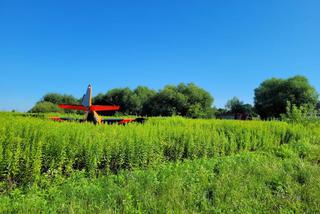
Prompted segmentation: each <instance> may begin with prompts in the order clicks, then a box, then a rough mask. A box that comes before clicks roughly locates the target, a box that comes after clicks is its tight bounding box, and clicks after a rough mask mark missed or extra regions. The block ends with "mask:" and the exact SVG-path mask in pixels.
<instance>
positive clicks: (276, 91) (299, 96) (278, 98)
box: [254, 76, 318, 119]
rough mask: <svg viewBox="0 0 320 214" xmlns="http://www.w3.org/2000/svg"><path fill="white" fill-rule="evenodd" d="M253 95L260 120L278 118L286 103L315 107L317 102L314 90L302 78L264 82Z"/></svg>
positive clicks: (306, 80)
mask: <svg viewBox="0 0 320 214" xmlns="http://www.w3.org/2000/svg"><path fill="white" fill-rule="evenodd" d="M254 93H255V97H254V103H255V109H256V110H257V113H258V114H259V115H260V117H261V118H262V119H267V118H272V117H274V118H279V117H280V115H281V114H283V113H285V112H286V106H287V102H290V103H291V104H292V105H295V106H297V107H300V106H301V105H311V106H315V105H316V103H317V100H318V94H317V92H316V90H315V88H314V87H312V86H311V85H310V84H309V81H308V79H307V78H306V77H303V76H294V77H292V78H288V79H277V78H272V79H268V80H265V81H264V82H262V83H261V84H260V86H259V87H258V88H256V89H255V91H254Z"/></svg>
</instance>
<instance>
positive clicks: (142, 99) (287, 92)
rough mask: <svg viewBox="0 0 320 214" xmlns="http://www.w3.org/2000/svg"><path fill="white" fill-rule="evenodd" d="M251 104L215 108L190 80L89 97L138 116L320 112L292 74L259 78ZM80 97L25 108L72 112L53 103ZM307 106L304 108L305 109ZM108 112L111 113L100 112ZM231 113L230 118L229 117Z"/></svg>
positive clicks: (314, 96) (233, 102)
mask: <svg viewBox="0 0 320 214" xmlns="http://www.w3.org/2000/svg"><path fill="white" fill-rule="evenodd" d="M254 94H255V95H254V107H252V106H251V105H250V104H245V103H243V102H242V101H240V100H239V99H238V98H237V97H234V98H232V99H230V100H229V101H228V102H227V103H226V106H225V108H226V109H221V108H220V109H216V108H215V107H214V106H213V101H214V98H213V97H212V95H211V94H210V93H209V92H207V91H206V90H204V89H202V88H200V87H198V86H196V85H195V84H193V83H189V84H184V83H180V84H179V85H177V86H175V85H167V86H165V87H164V88H163V89H161V90H159V91H155V90H152V89H149V88H148V87H144V86H138V87H137V88H135V89H134V90H131V89H130V88H114V89H111V90H109V91H107V92H106V93H105V94H103V93H100V94H98V95H97V96H95V97H94V98H93V103H94V104H99V105H110V104H113V105H119V106H120V107H121V108H120V111H119V112H118V113H117V114H118V115H140V116H184V117H188V118H225V117H230V116H231V118H235V119H250V118H252V117H257V116H260V118H261V119H264V120H265V119H274V118H277V119H280V118H281V115H282V114H285V113H286V112H287V109H286V107H287V103H288V102H290V103H291V104H292V105H294V106H296V107H298V108H299V107H301V106H309V107H311V108H312V109H313V110H314V109H317V110H318V112H320V102H319V100H318V93H317V91H316V90H315V88H314V87H312V86H311V85H310V84H309V81H308V79H307V78H306V77H303V76H294V77H292V78H288V79H278V78H271V79H267V80H265V81H263V82H262V83H261V84H260V86H259V87H258V88H256V89H255V90H254ZM80 100H81V99H78V100H77V99H76V98H74V97H73V96H71V95H60V94H57V93H49V94H47V95H45V96H44V97H43V98H42V99H41V100H40V101H39V102H38V103H36V105H35V106H34V107H33V108H32V109H30V110H29V112H32V113H45V112H46V113H48V112H60V113H61V112H62V113H75V111H72V110H61V109H58V108H56V107H55V106H56V104H62V103H67V104H80ZM309 107H308V108H309ZM102 114H104V115H112V114H114V112H104V113H102ZM232 115H233V117H232Z"/></svg>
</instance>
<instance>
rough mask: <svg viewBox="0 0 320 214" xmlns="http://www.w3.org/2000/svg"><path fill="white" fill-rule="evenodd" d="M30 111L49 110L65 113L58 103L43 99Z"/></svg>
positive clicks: (47, 111)
mask: <svg viewBox="0 0 320 214" xmlns="http://www.w3.org/2000/svg"><path fill="white" fill-rule="evenodd" d="M28 112H30V113H49V112H59V113H63V112H64V111H63V109H61V108H59V107H58V106H57V105H56V104H54V103H51V102H47V101H42V102H38V103H37V104H36V105H35V106H34V107H33V108H32V109H30V110H29V111H28Z"/></svg>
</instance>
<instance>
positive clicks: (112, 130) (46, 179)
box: [0, 113, 320, 213]
mask: <svg viewBox="0 0 320 214" xmlns="http://www.w3.org/2000/svg"><path fill="white" fill-rule="evenodd" d="M319 180H320V127H319V126H318V125H316V124H310V125H308V126H304V125H299V124H288V123H284V122H279V121H269V122H263V121H223V120H205V119H203V120H193V119H185V118H180V117H174V118H150V119H149V120H148V121H147V122H146V123H145V124H144V125H141V124H128V125H126V126H122V125H102V126H95V125H92V124H89V123H85V124H78V123H72V122H65V123H58V122H54V121H50V120H48V119H45V117H43V118H35V117H21V116H19V114H8V113H0V213H1V212H2V213H19V212H20V213H25V212H29V213H35V212H36V213H38V212H49V213H61V212H67V213H87V212H89V213H97V212H102V213H105V212H121V213H123V212H125V213H166V212H169V213H198V212H204V213H221V212H222V213H256V212H258V213H274V212H285V213H286V212H290V213H292V212H296V213H301V212H306V213H316V212H317V211H319V209H320V205H319V204H320V201H319V199H320V183H319Z"/></svg>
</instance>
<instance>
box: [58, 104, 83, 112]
mask: <svg viewBox="0 0 320 214" xmlns="http://www.w3.org/2000/svg"><path fill="white" fill-rule="evenodd" d="M58 106H59V107H60V108H64V109H73V110H81V111H87V110H88V108H87V107H85V106H82V105H66V104H60V105H58Z"/></svg>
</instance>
